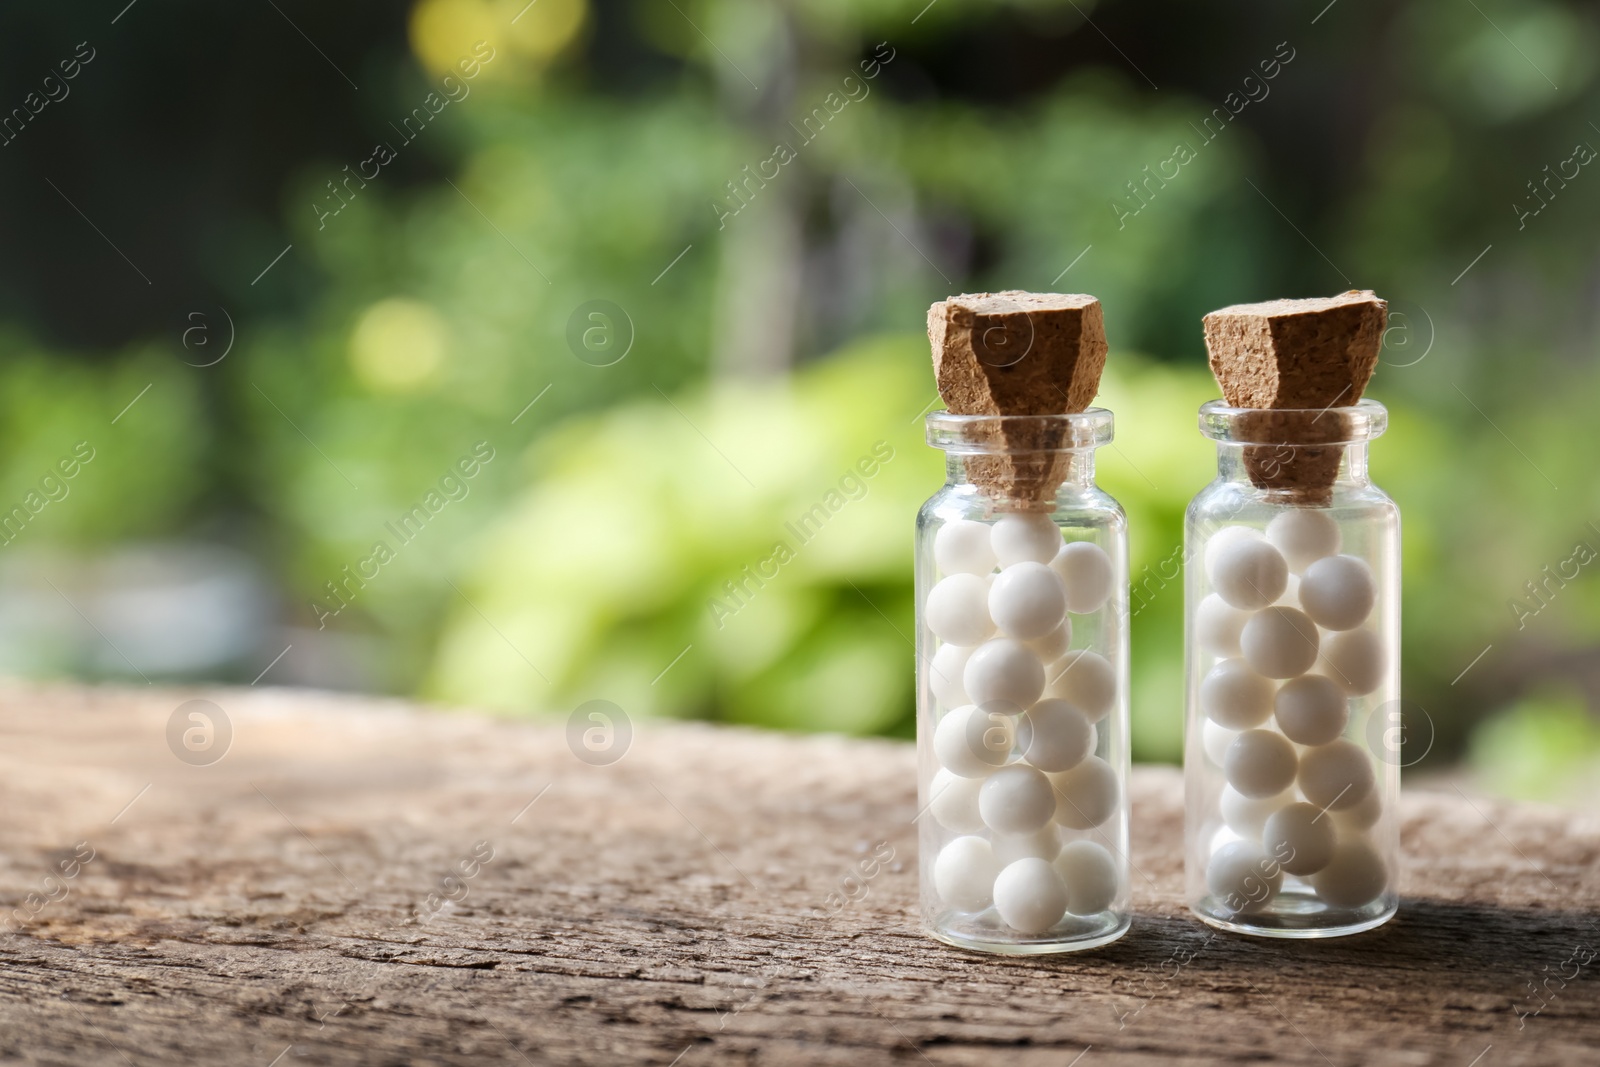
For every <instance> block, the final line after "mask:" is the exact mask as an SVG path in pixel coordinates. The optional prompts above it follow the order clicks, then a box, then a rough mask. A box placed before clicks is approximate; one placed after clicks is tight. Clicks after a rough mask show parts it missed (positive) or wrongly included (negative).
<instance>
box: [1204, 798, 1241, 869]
mask: <svg viewBox="0 0 1600 1067" xmlns="http://www.w3.org/2000/svg"><path fill="white" fill-rule="evenodd" d="M1223 788H1224V789H1226V788H1227V786H1223ZM1247 840H1249V838H1246V837H1241V836H1240V835H1239V834H1236V833H1234V832H1233V828H1232V827H1231V826H1219V827H1217V832H1216V833H1214V834H1212V835H1211V842H1210V844H1209V845H1208V846H1207V847H1206V855H1208V856H1209V855H1211V854H1213V853H1214V852H1216V851H1217V850H1218V849H1220V848H1222V847H1223V846H1224V845H1231V844H1233V843H1234V842H1235V841H1247Z"/></svg>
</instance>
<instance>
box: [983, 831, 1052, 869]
mask: <svg viewBox="0 0 1600 1067" xmlns="http://www.w3.org/2000/svg"><path fill="white" fill-rule="evenodd" d="M993 844H994V858H995V859H996V860H998V861H999V862H1000V866H1002V867H1004V866H1006V865H1007V864H1011V863H1015V862H1017V861H1018V860H1020V859H1026V858H1027V857H1029V856H1032V857H1034V858H1035V859H1041V860H1045V861H1049V860H1053V859H1055V858H1056V857H1057V856H1058V855H1060V854H1061V832H1060V831H1059V830H1057V829H1056V828H1055V827H1054V826H1046V827H1045V828H1044V829H1043V830H1040V831H1038V832H1036V833H1031V834H995V835H994V842H993Z"/></svg>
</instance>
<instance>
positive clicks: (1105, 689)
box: [1045, 648, 1117, 722]
mask: <svg viewBox="0 0 1600 1067" xmlns="http://www.w3.org/2000/svg"><path fill="white" fill-rule="evenodd" d="M1045 689H1046V692H1045V695H1046V696H1050V697H1054V698H1056V699H1057V700H1065V701H1066V702H1067V703H1069V704H1071V705H1072V706H1073V707H1075V708H1077V709H1078V710H1079V711H1081V712H1083V713H1084V715H1086V716H1087V717H1088V719H1089V721H1090V722H1099V721H1100V720H1101V719H1103V718H1105V717H1106V713H1107V712H1109V711H1110V710H1111V709H1112V707H1114V706H1115V705H1116V703H1117V670H1116V668H1115V667H1113V666H1111V661H1110V660H1108V659H1106V658H1105V657H1104V656H1102V655H1100V653H1098V652H1091V651H1089V650H1088V649H1086V648H1085V649H1079V650H1078V651H1076V652H1068V653H1067V654H1066V655H1065V656H1062V657H1061V658H1060V659H1059V660H1057V661H1056V662H1055V663H1053V664H1051V665H1050V674H1049V683H1048V685H1047V686H1046V687H1045Z"/></svg>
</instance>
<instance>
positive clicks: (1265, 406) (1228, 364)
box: [1202, 289, 1389, 506]
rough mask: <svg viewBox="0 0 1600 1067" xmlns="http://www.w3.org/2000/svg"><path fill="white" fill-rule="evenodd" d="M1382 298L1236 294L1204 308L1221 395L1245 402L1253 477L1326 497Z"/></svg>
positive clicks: (1383, 308)
mask: <svg viewBox="0 0 1600 1067" xmlns="http://www.w3.org/2000/svg"><path fill="white" fill-rule="evenodd" d="M1388 317H1389V305H1388V303H1387V302H1385V301H1384V300H1382V299H1380V298H1379V297H1378V296H1377V295H1376V294H1374V293H1372V292H1370V291H1368V290H1355V289H1352V290H1351V291H1350V292H1347V293H1342V294H1340V295H1339V296H1330V297H1313V298H1310V299H1305V300H1269V301H1266V302H1265V303H1261V304H1236V305H1234V306H1233V307H1226V308H1222V309H1221V310H1219V311H1213V312H1211V314H1209V315H1207V316H1205V318H1204V320H1202V321H1203V325H1204V329H1205V337H1206V350H1207V351H1208V352H1209V353H1210V357H1211V373H1212V374H1214V375H1215V376H1216V379H1217V384H1218V385H1219V386H1221V387H1222V395H1223V396H1224V397H1225V398H1226V399H1227V401H1228V403H1229V404H1230V405H1231V406H1233V407H1235V408H1246V409H1250V410H1249V411H1248V412H1246V413H1244V415H1243V416H1242V421H1241V427H1242V428H1243V430H1244V432H1246V433H1248V434H1249V435H1250V437H1249V439H1250V440H1252V441H1257V442H1260V443H1259V444H1253V445H1247V446H1246V447H1245V449H1244V462H1245V469H1246V470H1247V471H1248V472H1249V475H1250V479H1251V481H1252V482H1253V483H1254V484H1255V485H1257V486H1259V487H1261V488H1264V489H1272V490H1281V491H1283V492H1284V493H1285V494H1286V495H1287V496H1288V498H1289V499H1290V500H1291V501H1293V502H1295V503H1299V504H1305V505H1310V506H1320V505H1325V504H1326V503H1327V502H1328V501H1329V499H1330V498H1331V496H1332V486H1333V483H1334V480H1335V479H1336V478H1337V476H1338V472H1339V462H1340V459H1341V458H1342V457H1343V455H1344V445H1343V444H1338V443H1334V442H1339V441H1342V440H1343V439H1345V437H1346V436H1348V435H1347V432H1346V431H1347V427H1345V425H1344V423H1345V421H1346V419H1347V416H1346V415H1345V414H1344V413H1343V412H1342V410H1341V409H1345V408H1351V407H1354V406H1355V405H1356V404H1357V402H1359V401H1360V399H1361V395H1362V393H1364V392H1365V391H1366V388H1367V382H1368V381H1370V380H1371V378H1372V372H1373V371H1374V370H1375V369H1376V368H1377V365H1378V353H1379V350H1380V349H1381V348H1382V345H1383V331H1384V327H1385V326H1386V325H1387V323H1388Z"/></svg>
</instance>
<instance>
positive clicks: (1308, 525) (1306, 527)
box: [1267, 508, 1343, 574]
mask: <svg viewBox="0 0 1600 1067" xmlns="http://www.w3.org/2000/svg"><path fill="white" fill-rule="evenodd" d="M1342 541H1343V538H1342V537H1341V536H1340V534H1339V524H1338V523H1337V522H1336V521H1334V518H1333V516H1332V515H1329V514H1328V513H1327V512H1326V511H1320V510H1316V509H1313V508H1295V509H1293V510H1291V511H1285V512H1283V513H1282V514H1280V515H1279V516H1278V517H1277V518H1275V519H1273V520H1272V521H1271V522H1269V523H1267V544H1269V545H1271V546H1272V547H1273V548H1276V549H1277V550H1278V551H1279V552H1281V553H1282V554H1283V558H1284V561H1285V562H1287V563H1288V564H1289V569H1290V570H1291V571H1293V572H1294V573H1295V574H1299V573H1300V572H1301V571H1303V570H1305V569H1306V568H1307V567H1309V566H1311V564H1313V563H1315V562H1316V561H1317V560H1319V559H1321V558H1322V557H1324V556H1331V555H1333V554H1334V553H1335V552H1337V551H1339V546H1340V544H1341V543H1342Z"/></svg>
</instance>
